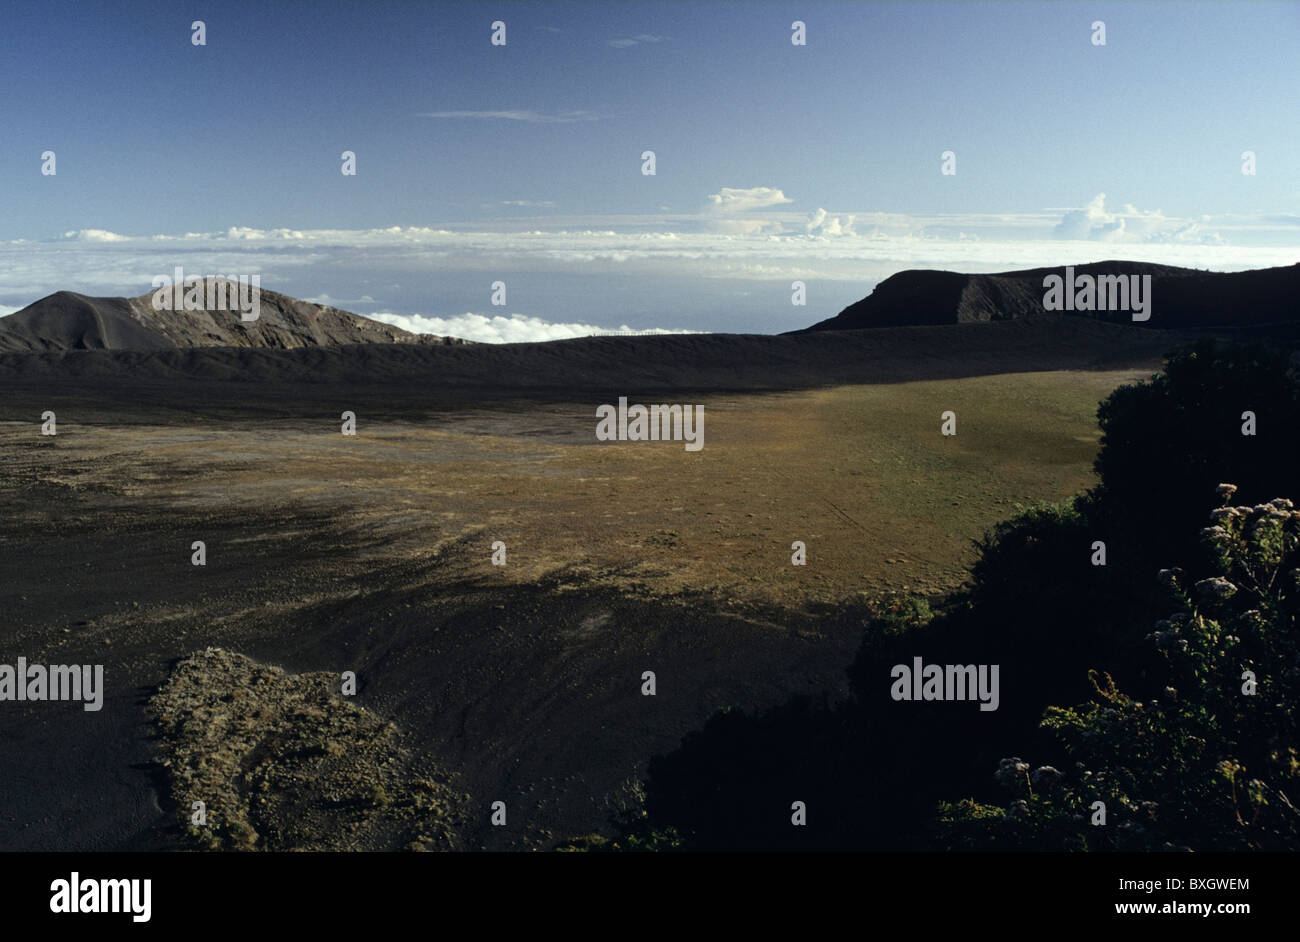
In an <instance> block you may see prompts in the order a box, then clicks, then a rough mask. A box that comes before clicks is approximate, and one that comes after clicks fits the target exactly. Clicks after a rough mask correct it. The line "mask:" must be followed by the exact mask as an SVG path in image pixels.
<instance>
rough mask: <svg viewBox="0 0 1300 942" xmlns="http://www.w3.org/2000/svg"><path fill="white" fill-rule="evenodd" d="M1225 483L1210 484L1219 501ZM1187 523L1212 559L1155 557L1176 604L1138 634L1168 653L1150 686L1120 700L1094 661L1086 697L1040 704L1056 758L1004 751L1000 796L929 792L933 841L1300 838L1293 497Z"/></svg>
mask: <svg viewBox="0 0 1300 942" xmlns="http://www.w3.org/2000/svg"><path fill="white" fill-rule="evenodd" d="M1235 490H1236V488H1235V487H1232V486H1230V485H1222V486H1221V487H1220V493H1221V494H1222V495H1223V497H1224V500H1225V503H1226V501H1227V500H1228V499H1229V498H1230V497H1231V495H1232V493H1233V492H1234V491H1235ZM1202 538H1203V539H1204V541H1205V542H1206V543H1207V544H1208V548H1209V549H1210V551H1211V555H1212V556H1213V557H1214V559H1215V560H1216V562H1217V564H1218V571H1217V574H1215V575H1211V576H1209V577H1208V578H1205V579H1199V580H1197V581H1196V582H1195V583H1194V584H1192V585H1191V586H1187V585H1185V584H1184V582H1185V576H1184V575H1183V573H1182V572H1181V571H1178V570H1162V571H1161V572H1160V581H1161V582H1162V583H1164V584H1165V585H1166V587H1167V588H1168V590H1169V591H1170V592H1171V594H1172V595H1173V598H1174V600H1175V602H1176V603H1177V605H1178V610H1177V611H1175V612H1174V613H1173V614H1171V615H1170V616H1169V617H1168V618H1166V619H1162V620H1161V621H1159V622H1157V623H1156V626H1155V630H1154V631H1153V632H1152V633H1151V634H1149V635H1148V636H1147V641H1148V642H1149V643H1150V644H1151V645H1153V646H1154V647H1155V648H1157V649H1158V650H1159V652H1160V653H1161V654H1162V655H1163V657H1164V658H1165V659H1166V661H1167V663H1168V670H1169V674H1168V676H1169V677H1170V678H1171V683H1170V685H1169V686H1167V687H1166V688H1165V689H1164V691H1163V693H1162V695H1161V696H1158V697H1154V698H1152V699H1149V700H1147V701H1145V702H1144V701H1141V700H1137V699H1134V698H1133V697H1132V696H1129V695H1127V694H1125V693H1124V692H1122V691H1121V690H1120V689H1118V687H1117V686H1116V684H1115V682H1114V681H1113V680H1112V679H1111V677H1110V676H1109V675H1108V674H1101V673H1098V672H1095V671H1094V672H1093V673H1092V674H1091V681H1092V685H1093V688H1094V696H1093V698H1092V699H1091V700H1090V701H1089V702H1087V703H1083V704H1080V705H1078V706H1073V707H1050V708H1048V710H1047V712H1046V714H1045V716H1044V718H1043V727H1044V728H1045V729H1048V730H1050V731H1051V732H1053V733H1054V734H1055V735H1056V736H1057V737H1058V738H1059V740H1060V742H1061V744H1062V746H1063V747H1064V751H1065V755H1066V756H1067V757H1068V759H1069V760H1070V761H1071V762H1072V768H1071V769H1070V771H1069V772H1065V773H1063V772H1061V771H1058V770H1057V769H1056V768H1055V767H1052V766H1040V767H1038V768H1036V769H1032V770H1031V767H1030V764H1029V763H1027V762H1024V761H1022V760H1021V759H1019V758H1018V757H1015V758H1008V759H1003V760H1002V762H1001V764H1000V766H999V768H998V770H997V772H996V773H995V774H994V777H995V778H996V780H997V781H998V782H999V783H1000V784H1001V785H1002V786H1003V787H1004V788H1006V789H1007V790H1008V791H1009V793H1010V798H1011V801H1010V803H1009V804H1008V805H1007V806H1006V807H1005V808H1002V807H998V806H994V805H990V804H981V803H979V802H975V801H969V800H968V801H963V802H959V803H955V804H954V803H945V804H943V805H941V807H940V811H939V816H938V817H939V834H940V842H941V844H942V846H944V847H947V848H950V849H974V848H1005V849H1056V850H1104V849H1105V850H1108V849H1114V850H1187V849H1190V850H1196V851H1216V850H1218V851H1222V850H1248V849H1252V850H1300V810H1297V808H1296V805H1295V803H1294V801H1293V797H1292V796H1295V798H1297V799H1300V791H1298V786H1300V748H1298V747H1300V737H1298V736H1297V727H1296V704H1297V695H1298V694H1300V635H1298V634H1297V622H1296V614H1297V608H1298V606H1297V602H1298V600H1300V568H1296V567H1297V565H1298V564H1300V552H1297V548H1298V547H1300V511H1296V510H1295V509H1293V505H1292V503H1291V501H1290V500H1287V499H1282V498H1278V499H1275V500H1272V501H1269V502H1268V503H1266V504H1258V505H1256V506H1254V507H1248V506H1240V507H1231V506H1224V507H1221V508H1219V509H1217V510H1215V511H1214V512H1213V514H1212V515H1211V526H1210V527H1207V528H1206V529H1205V530H1204V531H1202ZM1252 681H1253V684H1254V685H1253V686H1252ZM1098 801H1100V802H1102V803H1104V806H1105V812H1106V819H1105V824H1104V826H1103V825H1099V824H1095V823H1093V818H1094V815H1095V812H1094V802H1098Z"/></svg>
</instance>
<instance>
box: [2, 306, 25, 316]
mask: <svg viewBox="0 0 1300 942" xmlns="http://www.w3.org/2000/svg"><path fill="white" fill-rule="evenodd" d="M23 307H26V305H23V306H22V307H19V306H18V305H16V304H0V317H8V316H9V315H10V314H12V313H13V312H14V311H21V310H22V309H23Z"/></svg>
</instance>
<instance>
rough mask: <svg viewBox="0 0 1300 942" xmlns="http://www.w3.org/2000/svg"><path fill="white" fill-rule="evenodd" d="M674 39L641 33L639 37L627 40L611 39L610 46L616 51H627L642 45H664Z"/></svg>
mask: <svg viewBox="0 0 1300 942" xmlns="http://www.w3.org/2000/svg"><path fill="white" fill-rule="evenodd" d="M670 39H672V37H671V36H655V35H652V34H650V33H641V34H640V35H639V36H631V37H628V38H626V39H611V40H610V41H609V44H610V45H611V46H613V47H614V48H616V49H626V48H628V47H629V46H639V45H641V44H642V43H662V42H667V41H668V40H670Z"/></svg>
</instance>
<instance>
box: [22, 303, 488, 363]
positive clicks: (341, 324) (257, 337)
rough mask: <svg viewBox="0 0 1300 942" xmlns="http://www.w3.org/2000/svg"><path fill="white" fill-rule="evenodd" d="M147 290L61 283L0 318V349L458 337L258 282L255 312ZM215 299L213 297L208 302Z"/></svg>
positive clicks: (269, 345)
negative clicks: (116, 293)
mask: <svg viewBox="0 0 1300 942" xmlns="http://www.w3.org/2000/svg"><path fill="white" fill-rule="evenodd" d="M152 299H153V293H152V292H150V293H149V294H144V295H141V296H140V297H138V298H92V297H88V296H86V295H84V294H75V293H73V292H71V291H60V292H58V293H56V294H52V295H50V296H49V297H47V298H42V299H41V300H39V301H37V302H35V303H34V304H29V305H28V306H27V307H25V308H23V309H22V310H21V311H16V312H15V313H13V314H10V315H9V316H8V317H5V318H0V353H61V352H65V351H69V350H134V351H146V350H173V349H191V348H196V347H245V348H254V349H272V350H292V349H297V348H299V347H333V346H340V345H344V344H357V343H374V344H395V343H400V344H420V345H437V344H447V343H464V341H461V340H456V339H454V338H448V337H435V336H433V335H430V334H413V333H411V332H409V331H405V330H402V329H401V328H398V327H391V326H389V325H388V324H382V323H380V322H379V321H375V320H371V319H369V318H367V317H360V316H358V315H356V314H352V313H349V312H348V311H342V310H339V309H338V308H333V307H325V306H323V305H320V304H313V303H311V302H310V301H300V300H298V299H297V298H291V297H289V296H288V295H284V294H279V293H277V292H274V291H266V290H263V291H262V292H261V295H260V310H259V314H260V316H259V317H258V319H257V320H255V321H248V322H243V321H241V320H240V315H239V312H238V311H237V310H215V309H214V310H201V311H184V310H182V311H171V310H163V311H156V310H154V307H153V303H152ZM214 307H215V305H214Z"/></svg>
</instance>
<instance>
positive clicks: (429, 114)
mask: <svg viewBox="0 0 1300 942" xmlns="http://www.w3.org/2000/svg"><path fill="white" fill-rule="evenodd" d="M416 117H419V118H477V119H482V120H500V121H528V122H531V123H534V124H569V123H572V122H574V121H597V120H599V118H600V116H599V115H597V114H596V113H595V112H591V111H561V112H560V113H559V114H543V113H542V112H540V111H527V110H523V109H514V110H509V111H424V112H420V113H419V114H417V115H416Z"/></svg>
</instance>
